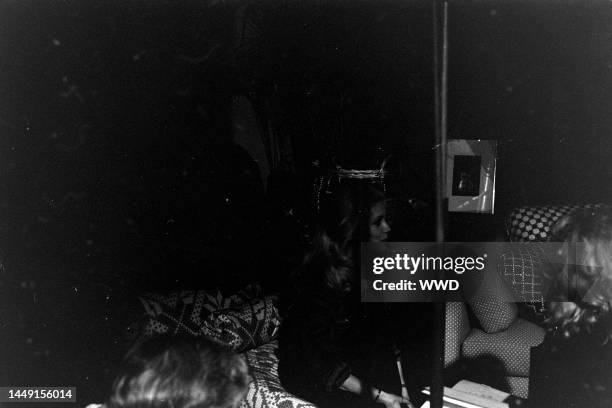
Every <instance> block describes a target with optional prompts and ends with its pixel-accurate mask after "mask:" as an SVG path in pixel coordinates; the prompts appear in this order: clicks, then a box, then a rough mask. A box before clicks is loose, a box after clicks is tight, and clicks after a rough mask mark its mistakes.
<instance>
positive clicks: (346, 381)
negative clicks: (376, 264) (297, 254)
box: [279, 180, 407, 408]
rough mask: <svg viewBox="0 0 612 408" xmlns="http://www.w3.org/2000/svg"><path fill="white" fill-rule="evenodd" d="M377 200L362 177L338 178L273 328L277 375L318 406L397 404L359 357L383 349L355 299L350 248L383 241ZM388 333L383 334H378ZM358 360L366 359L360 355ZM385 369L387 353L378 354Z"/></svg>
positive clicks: (384, 227) (354, 258) (395, 407)
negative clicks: (278, 324)
mask: <svg viewBox="0 0 612 408" xmlns="http://www.w3.org/2000/svg"><path fill="white" fill-rule="evenodd" d="M385 211H386V210H385V197H384V194H383V193H382V192H381V190H380V189H379V188H377V186H376V185H375V184H373V183H372V182H367V181H363V180H360V181H356V180H350V181H344V182H342V183H340V185H339V186H338V187H337V188H336V189H335V191H334V192H333V193H331V194H329V195H327V196H325V197H324V198H323V199H322V200H321V202H320V213H319V223H318V226H317V230H316V233H315V235H314V237H313V245H312V249H311V251H310V252H309V253H308V254H307V256H306V257H305V259H304V263H303V266H302V268H301V270H300V273H299V276H298V277H297V278H296V282H295V288H296V289H295V291H294V292H293V293H292V299H290V302H289V303H290V306H289V308H288V310H287V312H286V314H285V316H284V317H285V320H284V322H283V326H282V328H281V334H280V349H279V375H280V378H281V382H282V384H283V386H284V387H285V388H286V389H287V390H288V391H290V392H292V393H294V394H296V395H298V396H300V397H302V398H304V399H307V400H310V401H311V402H313V403H315V404H317V405H319V406H320V407H322V408H324V407H363V406H371V405H373V404H374V403H380V404H384V405H385V406H386V407H388V408H399V407H400V404H401V403H402V402H407V401H405V400H403V399H402V397H400V396H398V395H395V394H394V393H392V392H387V391H386V390H383V389H382V386H381V385H380V384H378V381H377V380H378V379H377V378H374V379H373V378H371V377H370V376H369V374H370V373H369V372H368V370H369V369H370V368H371V367H372V365H368V364H364V360H367V358H370V357H372V358H378V357H379V356H381V354H384V352H382V350H372V348H373V347H377V344H378V343H376V342H375V341H374V342H373V341H371V336H370V335H371V334H372V333H373V332H375V331H376V330H381V329H382V328H383V327H384V324H383V323H384V322H382V323H381V322H379V324H378V327H371V326H370V327H368V324H370V323H371V322H369V323H368V322H367V319H364V313H363V310H362V308H361V304H360V299H359V293H360V292H359V278H358V276H357V272H358V268H357V266H356V265H357V263H358V261H359V259H358V250H359V246H360V244H361V243H362V242H368V241H370V242H371V241H383V240H385V239H386V238H387V234H388V233H389V231H390V227H389V225H388V223H387V220H386V212H385ZM386 337H388V336H386ZM364 357H367V358H365V359H364ZM384 359H386V360H387V361H388V362H389V363H390V364H389V369H390V370H391V373H393V372H395V378H396V385H397V388H399V381H398V380H397V371H396V368H394V366H393V363H394V362H395V359H394V356H393V353H392V352H391V351H389V353H388V354H387V355H385V357H384Z"/></svg>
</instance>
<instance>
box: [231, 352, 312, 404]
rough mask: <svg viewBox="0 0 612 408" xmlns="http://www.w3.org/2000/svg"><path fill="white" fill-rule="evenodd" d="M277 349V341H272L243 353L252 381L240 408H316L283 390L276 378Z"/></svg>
mask: <svg viewBox="0 0 612 408" xmlns="http://www.w3.org/2000/svg"><path fill="white" fill-rule="evenodd" d="M277 349H278V341H276V340H274V341H272V342H270V343H267V344H264V345H263V346H260V347H257V348H254V349H251V350H249V351H247V352H246V353H244V356H245V357H246V360H247V363H248V365H249V368H250V370H251V376H252V377H253V381H251V383H250V384H249V389H248V391H247V395H246V397H245V398H244V400H243V401H242V404H241V405H240V408H316V406H315V405H313V404H311V403H310V402H306V401H304V400H301V399H299V398H297V397H295V396H294V395H292V394H289V393H288V392H287V391H285V390H284V389H283V387H282V385H281V384H280V380H279V378H278V358H277V357H276V350H277Z"/></svg>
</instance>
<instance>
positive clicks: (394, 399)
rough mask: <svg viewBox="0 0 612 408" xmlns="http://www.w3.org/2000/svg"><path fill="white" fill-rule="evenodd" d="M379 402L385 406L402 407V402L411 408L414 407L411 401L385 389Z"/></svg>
mask: <svg viewBox="0 0 612 408" xmlns="http://www.w3.org/2000/svg"><path fill="white" fill-rule="evenodd" d="M378 402H379V403H381V404H384V405H385V408H402V406H401V405H400V404H401V403H405V404H407V405H408V407H409V408H414V405H412V403H411V402H410V401H407V400H405V399H404V398H402V397H400V396H399V395H394V394H388V393H386V392H384V391H381V392H380V396H379V397H378Z"/></svg>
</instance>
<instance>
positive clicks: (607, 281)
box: [545, 209, 612, 337]
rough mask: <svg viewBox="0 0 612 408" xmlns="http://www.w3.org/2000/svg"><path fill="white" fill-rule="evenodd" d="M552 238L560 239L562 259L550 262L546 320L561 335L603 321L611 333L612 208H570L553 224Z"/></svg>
mask: <svg viewBox="0 0 612 408" xmlns="http://www.w3.org/2000/svg"><path fill="white" fill-rule="evenodd" d="M551 241H552V242H562V243H563V246H562V247H561V248H560V249H559V254H560V255H561V256H562V257H563V258H564V259H565V262H563V263H556V264H552V265H551V266H550V267H549V268H548V269H547V270H546V271H545V276H546V277H547V278H548V279H549V280H550V281H551V291H550V293H551V295H552V296H553V299H554V300H555V301H553V302H551V303H550V304H549V312H550V318H549V321H550V323H552V324H553V325H554V326H555V327H556V328H557V329H560V330H562V333H563V335H564V336H566V337H569V336H571V335H573V334H575V333H578V332H580V331H583V330H586V331H587V332H590V331H591V329H592V328H593V327H595V326H596V325H600V324H603V325H604V326H605V329H606V331H607V332H608V334H612V325H610V324H609V323H610V317H611V316H612V314H610V310H611V304H612V209H585V210H579V211H578V210H577V211H574V212H572V213H571V214H570V215H568V216H567V217H565V218H563V219H562V220H560V221H559V222H558V223H557V224H556V225H555V227H554V230H553V236H552V238H551Z"/></svg>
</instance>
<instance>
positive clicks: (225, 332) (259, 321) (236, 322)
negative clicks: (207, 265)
mask: <svg viewBox="0 0 612 408" xmlns="http://www.w3.org/2000/svg"><path fill="white" fill-rule="evenodd" d="M275 301H276V298H275V297H269V296H268V297H263V296H262V295H261V288H259V287H258V286H249V287H247V288H246V289H245V290H243V291H240V292H238V293H236V294H232V295H231V296H224V295H223V294H222V293H221V292H219V291H217V292H216V293H211V292H206V291H203V290H192V291H182V292H175V293H171V294H169V295H162V294H153V293H150V294H146V295H144V296H141V297H140V302H141V304H142V306H143V307H144V309H145V316H144V318H145V322H144V330H143V333H142V334H143V335H144V336H152V335H157V334H163V333H173V334H175V335H179V334H180V335H189V336H204V337H206V338H207V339H208V340H212V341H215V342H217V343H219V344H222V345H224V346H227V347H229V348H231V349H232V350H234V351H237V352H243V356H244V357H245V359H246V360H247V363H248V365H249V369H250V372H251V377H252V381H251V382H250V383H249V387H248V391H247V395H246V396H245V398H244V400H243V401H242V402H241V405H240V408H316V406H315V405H313V404H311V403H308V402H306V401H303V400H301V399H299V398H297V397H295V396H293V395H292V394H289V393H288V392H287V391H285V390H284V389H283V387H282V386H281V384H280V380H279V378H278V359H277V357H276V349H277V348H278V342H277V341H276V340H275V339H276V337H277V335H278V329H279V327H280V323H281V319H280V316H279V313H278V309H277V308H276V306H275V304H274V303H275Z"/></svg>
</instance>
